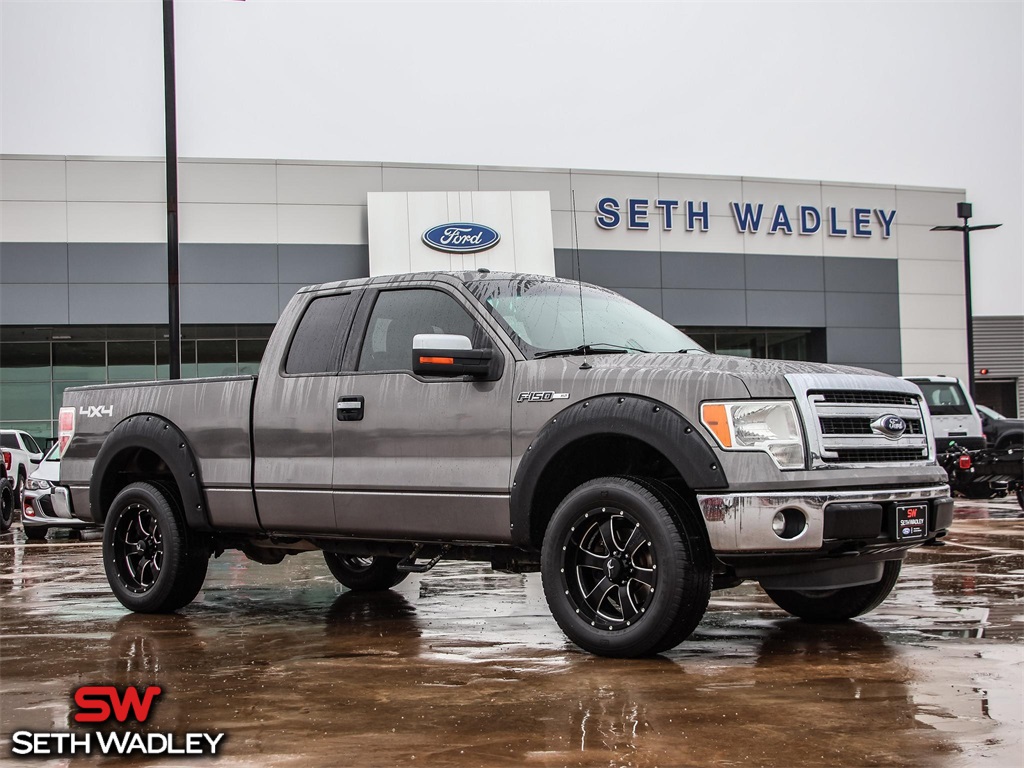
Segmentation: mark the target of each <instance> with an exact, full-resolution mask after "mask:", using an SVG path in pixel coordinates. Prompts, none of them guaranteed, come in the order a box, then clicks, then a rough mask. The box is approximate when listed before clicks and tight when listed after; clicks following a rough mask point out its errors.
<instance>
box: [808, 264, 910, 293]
mask: <svg viewBox="0 0 1024 768" xmlns="http://www.w3.org/2000/svg"><path fill="white" fill-rule="evenodd" d="M825 290H826V291H851V292H854V293H899V292H900V285H899V262H898V261H896V259H857V258H831V259H825Z"/></svg>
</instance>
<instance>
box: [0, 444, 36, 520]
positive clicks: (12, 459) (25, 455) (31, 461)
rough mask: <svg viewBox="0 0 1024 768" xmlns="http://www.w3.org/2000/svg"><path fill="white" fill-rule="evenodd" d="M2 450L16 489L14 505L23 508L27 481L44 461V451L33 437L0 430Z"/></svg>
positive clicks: (8, 472) (0, 446)
mask: <svg viewBox="0 0 1024 768" xmlns="http://www.w3.org/2000/svg"><path fill="white" fill-rule="evenodd" d="M0 449H2V450H3V456H4V464H5V465H6V466H7V474H8V475H9V476H10V478H11V485H12V486H13V487H14V503H15V505H16V506H17V507H18V508H21V504H22V497H23V496H24V494H25V481H26V480H28V476H29V475H31V474H32V473H33V472H35V471H36V467H38V466H39V463H40V462H41V461H42V460H43V449H42V448H40V447H39V444H38V443H36V441H35V438H33V437H32V435H30V434H29V433H28V432H23V431H22V430H20V429H0Z"/></svg>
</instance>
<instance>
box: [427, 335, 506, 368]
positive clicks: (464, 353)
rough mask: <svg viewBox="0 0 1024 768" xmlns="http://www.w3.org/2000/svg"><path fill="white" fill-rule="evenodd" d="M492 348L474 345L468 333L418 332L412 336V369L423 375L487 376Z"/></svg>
mask: <svg viewBox="0 0 1024 768" xmlns="http://www.w3.org/2000/svg"><path fill="white" fill-rule="evenodd" d="M492 356H493V352H492V351H491V350H490V349H473V343H472V342H471V341H470V340H469V337H468V336H461V335H458V334H452V333H417V334H416V335H415V336H414V337H413V340H412V371H413V373H416V374H419V375H420V376H486V375H487V374H488V373H490V370H491V357H492Z"/></svg>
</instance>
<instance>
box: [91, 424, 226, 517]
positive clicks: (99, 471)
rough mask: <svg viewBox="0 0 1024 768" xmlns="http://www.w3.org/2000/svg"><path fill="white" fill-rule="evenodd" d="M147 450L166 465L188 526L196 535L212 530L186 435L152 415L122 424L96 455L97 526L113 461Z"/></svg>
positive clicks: (93, 490)
mask: <svg viewBox="0 0 1024 768" xmlns="http://www.w3.org/2000/svg"><path fill="white" fill-rule="evenodd" d="M133 448H144V449H146V450H147V451H150V452H152V453H154V454H156V455H157V456H159V457H160V458H161V459H162V460H163V462H164V463H165V464H166V465H167V468H168V469H169V470H170V472H171V475H172V476H173V477H174V482H175V484H176V485H177V487H178V493H179V494H181V504H182V507H183V509H182V511H183V512H184V514H185V524H186V525H187V526H188V527H189V528H191V529H192V530H196V531H209V530H212V528H211V526H210V520H209V516H208V515H207V512H206V510H207V507H206V494H205V493H204V492H203V484H202V478H201V476H200V474H199V463H198V462H197V461H196V458H195V453H194V452H193V451H192V447H191V446H190V445H189V443H188V440H187V439H186V438H185V435H184V434H182V432H181V430H179V429H178V428H177V427H176V426H175V425H174V424H172V423H171V422H169V421H167V419H165V418H163V417H161V416H157V415H155V414H150V413H137V414H134V415H132V416H129V417H128V418H126V419H124V420H123V421H121V422H120V423H119V424H117V426H115V427H114V428H113V429H112V430H110V433H109V434H108V435H107V438H106V440H104V441H103V445H102V446H101V447H100V450H99V453H98V454H97V455H96V461H95V463H94V464H93V468H92V479H91V482H90V483H89V505H90V506H91V507H92V516H93V519H94V520H95V521H96V522H97V523H102V522H103V519H102V518H101V517H100V515H104V516H105V513H106V510H105V509H104V507H103V480H104V478H105V477H106V476H107V473H108V472H109V470H110V467H111V464H112V463H113V461H114V459H115V458H116V457H117V456H118V455H119V454H121V453H122V452H123V451H125V450H130V449H133Z"/></svg>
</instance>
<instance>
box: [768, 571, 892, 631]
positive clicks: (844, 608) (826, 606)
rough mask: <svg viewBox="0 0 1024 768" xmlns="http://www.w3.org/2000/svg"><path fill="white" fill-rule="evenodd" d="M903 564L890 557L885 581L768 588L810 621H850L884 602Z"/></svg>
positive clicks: (787, 607)
mask: <svg viewBox="0 0 1024 768" xmlns="http://www.w3.org/2000/svg"><path fill="white" fill-rule="evenodd" d="M902 565H903V562H902V561H901V560H887V561H886V563H885V566H884V567H883V569H882V578H881V580H880V581H877V582H875V583H874V584H862V585H860V586H858V587H842V588H840V589H829V590H822V591H817V590H810V591H806V592H804V591H799V590H795V589H767V588H764V591H765V592H766V593H767V594H768V597H770V598H771V599H772V602H774V603H775V604H776V605H777V606H779V608H781V609H782V610H784V611H785V612H786V613H791V614H792V615H794V616H799V617H800V618H801V619H804V620H806V621H819V622H832V621H846V620H847V619H852V618H853V617H854V616H860V615H861V614H865V613H868V612H869V611H873V610H874V609H875V608H877V607H878V606H879V605H881V603H882V601H883V600H885V598H887V597H888V596H889V593H890V592H892V589H893V587H895V586H896V581H897V579H899V577H900V568H901V567H902Z"/></svg>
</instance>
